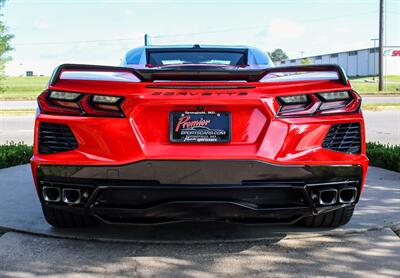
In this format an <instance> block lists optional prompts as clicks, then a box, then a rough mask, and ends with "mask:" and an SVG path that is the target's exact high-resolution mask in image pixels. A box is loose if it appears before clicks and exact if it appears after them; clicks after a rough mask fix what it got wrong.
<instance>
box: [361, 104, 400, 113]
mask: <svg viewBox="0 0 400 278" xmlns="http://www.w3.org/2000/svg"><path fill="white" fill-rule="evenodd" d="M362 109H363V110H372V111H382V110H399V109H400V103H363V105H362Z"/></svg>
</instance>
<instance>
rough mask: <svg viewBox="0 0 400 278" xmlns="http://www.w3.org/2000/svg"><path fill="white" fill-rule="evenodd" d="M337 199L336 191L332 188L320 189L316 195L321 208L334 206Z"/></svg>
mask: <svg viewBox="0 0 400 278" xmlns="http://www.w3.org/2000/svg"><path fill="white" fill-rule="evenodd" d="M337 199H338V191H337V190H336V189H334V188H327V189H322V190H320V191H319V193H318V201H319V204H320V205H322V206H329V205H334V204H335V203H336V202H337Z"/></svg>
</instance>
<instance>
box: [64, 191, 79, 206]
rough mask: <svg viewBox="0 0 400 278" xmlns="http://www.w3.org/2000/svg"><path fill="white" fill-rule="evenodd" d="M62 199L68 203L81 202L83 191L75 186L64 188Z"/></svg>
mask: <svg viewBox="0 0 400 278" xmlns="http://www.w3.org/2000/svg"><path fill="white" fill-rule="evenodd" d="M62 201H63V202H64V203H66V204H73V205H76V204H79V203H80V202H81V191H80V190H79V189H75V188H64V189H63V190H62Z"/></svg>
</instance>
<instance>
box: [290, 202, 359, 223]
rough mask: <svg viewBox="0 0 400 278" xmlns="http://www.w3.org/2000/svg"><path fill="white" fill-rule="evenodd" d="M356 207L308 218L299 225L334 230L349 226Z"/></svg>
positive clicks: (303, 219)
mask: <svg viewBox="0 0 400 278" xmlns="http://www.w3.org/2000/svg"><path fill="white" fill-rule="evenodd" d="M353 212H354V206H349V207H344V208H340V209H337V210H333V211H330V212H327V213H323V214H319V215H314V216H307V217H304V218H302V219H301V220H300V221H299V222H298V224H299V225H301V226H304V227H314V228H316V227H320V228H334V227H339V226H341V225H345V224H347V223H348V222H349V221H350V219H351V217H352V216H353Z"/></svg>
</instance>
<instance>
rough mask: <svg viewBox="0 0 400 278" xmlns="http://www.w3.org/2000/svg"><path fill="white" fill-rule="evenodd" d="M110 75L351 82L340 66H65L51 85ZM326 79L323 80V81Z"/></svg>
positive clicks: (151, 78) (143, 78)
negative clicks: (78, 75) (311, 76)
mask: <svg viewBox="0 0 400 278" xmlns="http://www.w3.org/2000/svg"><path fill="white" fill-rule="evenodd" d="M67 71H69V72H80V71H82V72H90V73H97V72H111V73H131V74H133V75H134V76H135V77H136V78H138V80H139V81H141V82H153V81H154V80H169V81H170V80H173V81H179V80H190V81H228V80H233V81H234V80H245V81H247V82H258V81H260V80H261V79H262V78H263V77H264V76H266V75H268V74H284V73H290V72H293V73H296V72H298V73H300V72H301V73H307V72H335V73H336V74H337V77H338V78H337V80H338V81H339V82H340V83H341V84H343V85H348V78H347V76H346V73H345V72H344V70H343V68H342V67H340V66H339V65H334V64H325V65H302V66H289V67H274V68H267V69H246V68H235V69H231V68H229V69H224V68H219V69H207V70H204V69H201V68H193V69H187V68H185V69H171V68H155V69H134V68H130V67H114V66H98V65H79V64H63V65H60V66H58V67H57V68H56V69H55V70H54V72H53V74H52V76H51V78H50V83H49V84H50V85H55V84H56V83H57V81H58V80H60V79H61V75H62V73H63V72H67ZM322 79H323V78H322Z"/></svg>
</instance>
